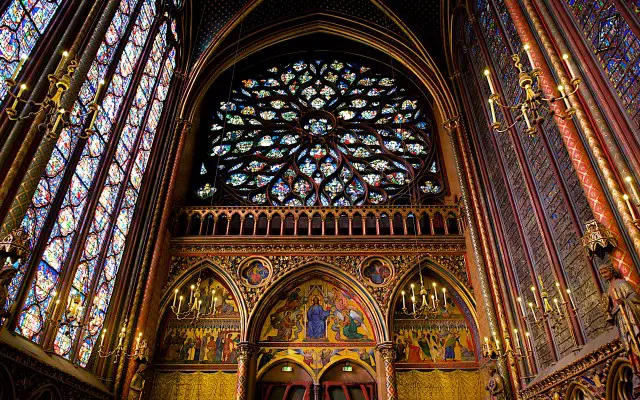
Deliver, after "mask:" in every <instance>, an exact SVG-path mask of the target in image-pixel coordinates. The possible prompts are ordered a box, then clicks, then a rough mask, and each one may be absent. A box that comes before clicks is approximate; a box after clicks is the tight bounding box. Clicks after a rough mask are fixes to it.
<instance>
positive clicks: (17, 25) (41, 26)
mask: <svg viewBox="0 0 640 400" xmlns="http://www.w3.org/2000/svg"><path fill="white" fill-rule="evenodd" d="M62 3H63V1H62V0H13V1H11V3H10V4H9V6H8V7H7V8H6V9H5V10H4V13H2V16H1V17H0V43H2V45H0V81H1V82H0V83H2V84H1V85H0V101H2V100H4V99H5V97H6V96H7V86H6V85H5V84H4V80H5V79H9V78H11V77H12V76H14V74H17V73H19V72H20V69H19V67H20V68H21V65H20V64H21V63H20V58H21V57H23V56H24V57H28V56H29V55H30V54H31V52H32V51H33V49H34V48H35V47H36V44H37V43H38V41H39V40H40V38H41V37H42V35H44V33H45V32H46V30H47V28H48V27H49V24H50V23H51V20H53V18H54V17H55V16H56V14H57V11H58V9H59V8H60V5H61V4H62Z"/></svg>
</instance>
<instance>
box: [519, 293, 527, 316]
mask: <svg viewBox="0 0 640 400" xmlns="http://www.w3.org/2000/svg"><path fill="white" fill-rule="evenodd" d="M518 303H520V311H521V312H522V316H523V317H526V316H527V310H525V308H524V301H522V297H518Z"/></svg>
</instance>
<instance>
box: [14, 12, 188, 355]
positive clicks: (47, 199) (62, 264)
mask: <svg viewBox="0 0 640 400" xmlns="http://www.w3.org/2000/svg"><path fill="white" fill-rule="evenodd" d="M157 5H158V3H157V2H156V1H155V0H122V1H121V3H120V7H119V9H118V11H117V12H116V15H115V16H114V18H113V21H112V24H111V26H110V28H109V30H108V32H107V34H106V37H105V40H104V42H103V43H102V45H101V47H100V49H99V51H98V54H97V56H96V59H95V60H94V62H93V65H92V67H91V69H90V71H89V73H88V77H87V80H86V81H85V82H84V85H83V86H82V89H81V92H80V95H79V99H78V101H77V102H76V104H75V109H76V110H77V111H79V113H78V115H83V114H87V110H88V105H89V104H90V103H91V102H92V99H93V98H94V97H95V95H96V92H97V91H98V85H99V82H100V81H101V80H102V79H106V80H108V81H109V83H108V84H106V85H105V89H104V95H103V96H101V97H100V98H99V104H100V105H101V107H100V110H99V111H98V115H97V119H96V124H95V128H94V129H95V131H96V133H94V134H93V135H92V136H91V137H90V138H89V139H87V140H86V141H79V140H78V135H79V134H80V133H81V132H82V130H83V129H85V128H86V125H87V122H88V118H90V116H86V117H74V118H75V119H74V120H73V121H72V122H73V123H72V125H71V126H70V127H69V128H68V129H66V130H64V131H63V132H62V134H61V135H60V138H59V140H58V142H57V144H56V148H55V151H54V153H53V155H52V158H51V160H50V162H49V164H48V166H47V171H46V173H45V175H44V176H43V177H42V178H41V181H40V185H39V188H38V191H37V193H36V194H35V196H34V199H33V202H32V206H31V208H30V210H29V213H28V214H27V216H26V217H25V219H24V221H23V226H24V227H25V228H26V229H27V230H28V231H29V233H30V235H31V237H32V243H35V242H37V241H38V240H39V241H41V242H44V244H45V246H44V249H43V251H42V254H41V255H39V254H37V253H36V254H35V257H34V259H33V260H31V261H30V263H28V264H27V266H29V265H32V266H33V268H36V274H35V275H36V276H35V278H34V280H33V281H32V282H30V283H29V291H28V294H27V297H26V299H25V301H24V306H23V308H22V310H21V313H20V314H19V317H18V324H17V327H16V332H18V333H19V334H21V335H23V336H25V337H27V338H29V339H31V340H33V341H34V342H40V341H41V340H42V336H43V335H42V333H43V327H44V324H45V321H46V319H47V317H48V314H49V313H51V311H52V310H51V308H52V306H51V304H52V301H53V298H54V296H55V292H56V291H57V290H60V288H61V286H60V285H61V282H60V279H59V276H60V275H61V274H63V273H64V274H68V275H69V276H71V277H73V279H72V280H71V282H70V291H69V296H68V298H67V299H66V300H67V301H66V302H63V303H62V304H61V305H60V307H63V310H66V311H65V312H63V313H62V315H61V325H60V327H59V328H58V330H57V334H56V336H55V338H54V351H55V352H56V353H58V354H59V355H61V356H63V357H65V358H67V359H70V360H72V361H74V362H76V363H78V364H79V365H81V366H83V367H84V366H86V365H87V362H88V361H89V357H90V355H91V352H92V350H93V344H94V342H95V338H96V337H97V336H98V335H99V333H100V330H101V329H102V325H103V322H104V317H105V315H106V312H107V308H108V306H109V300H110V298H111V295H112V292H113V289H114V283H115V278H116V276H117V272H118V269H119V266H120V262H121V259H122V255H123V251H124V248H125V241H126V237H127V233H128V231H129V226H130V224H131V221H132V218H133V213H134V210H135V205H136V202H137V198H138V194H139V191H140V185H141V183H142V178H143V176H144V172H145V170H146V167H147V163H148V160H149V155H150V151H151V148H152V145H153V142H154V138H155V134H156V129H157V127H158V124H159V123H160V117H161V115H162V110H163V107H164V101H165V99H166V97H167V93H168V90H169V86H170V82H171V79H172V77H173V71H174V68H175V64H176V51H175V49H173V48H172V46H171V45H170V43H172V40H171V38H173V36H174V30H173V29H172V26H173V21H171V20H166V21H165V22H162V23H161V24H154V21H155V20H157V19H158V18H162V17H161V16H162V13H161V12H160V11H159V10H157V9H156V8H157ZM133 16H135V18H132V17H133ZM129 25H131V26H130V27H129V29H130V32H129V36H128V38H127V40H124V41H123V40H122V39H123V35H124V33H125V32H127V29H128V28H127V27H128V26H129ZM154 27H155V28H154ZM154 30H155V33H153V31H154ZM147 43H150V45H147ZM119 48H120V49H121V50H120V51H121V55H120V57H119V58H118V59H114V57H115V55H116V54H117V52H118V51H119V50H118V49H119ZM145 48H149V50H148V53H147V54H145ZM111 64H115V69H114V72H113V74H112V75H111V76H108V75H107V73H108V70H109V65H111ZM136 68H139V69H140V70H141V71H142V74H141V76H140V77H139V78H136V77H135V74H134V73H133V72H134V71H135V69H136ZM129 93H131V95H130V96H131V98H132V101H131V104H130V105H128V106H127V107H124V106H123V105H124V104H125V101H126V98H127V97H128V96H129ZM121 114H123V116H122V118H121V117H120V115H121ZM119 119H122V121H124V124H123V126H122V128H118V129H117V130H116V129H115V128H116V127H117V126H118V125H116V123H117V121H118V120H119ZM110 147H113V150H112V151H109V149H110ZM74 153H75V156H72V155H73V154H74ZM106 154H113V155H112V156H110V157H111V158H109V159H105V155H106ZM73 158H77V160H78V161H77V164H75V166H73V168H72V167H71V166H70V165H68V162H69V160H71V159H73ZM100 170H104V171H105V172H106V174H100V173H99V172H100ZM103 175H104V178H100V177H101V176H103ZM63 179H64V180H68V181H69V183H68V184H65V185H64V186H62V185H61V181H62V180H63ZM61 187H64V190H59V189H60V188H61ZM91 198H96V199H97V202H96V203H95V205H92V206H90V207H89V206H88V205H89V204H90V202H89V200H90V199H91ZM57 203H59V205H58V206H57V207H56V206H55V205H56V204H57ZM47 220H49V221H50V223H49V224H45V221H47ZM81 221H87V227H88V228H87V232H86V234H84V233H83V235H82V236H83V237H82V238H80V237H78V234H79V233H80V226H81V225H80V223H81ZM47 225H51V228H49V230H45V227H46V226H47ZM74 249H77V250H74ZM76 253H77V254H78V255H77V256H73V257H74V260H73V261H71V260H70V258H71V255H72V254H76ZM75 257H78V258H77V260H76V259H75ZM71 267H73V269H72V270H71V271H67V269H69V268H71ZM22 275H24V274H22ZM20 279H22V277H21V278H20ZM19 282H20V280H18V284H19ZM16 286H17V285H16ZM81 323H82V324H83V328H82V329H79V324H81Z"/></svg>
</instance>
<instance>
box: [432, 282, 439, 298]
mask: <svg viewBox="0 0 640 400" xmlns="http://www.w3.org/2000/svg"><path fill="white" fill-rule="evenodd" d="M431 286H433V295H434V296H435V297H436V300H438V290H437V289H436V283H435V282H433V283H432V284H431Z"/></svg>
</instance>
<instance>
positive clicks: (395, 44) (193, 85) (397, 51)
mask: <svg viewBox="0 0 640 400" xmlns="http://www.w3.org/2000/svg"><path fill="white" fill-rule="evenodd" d="M295 22H297V23H298V24H297V25H293V24H294V23H295ZM287 24H289V25H291V26H290V27H287ZM278 25H283V26H284V27H283V28H280V27H279V26H271V27H269V31H268V32H265V31H262V30H259V31H257V32H253V33H252V34H249V35H247V36H245V37H242V38H241V39H240V40H241V43H237V42H233V43H229V44H228V46H227V47H226V48H224V49H222V50H221V51H220V52H218V54H216V55H215V56H214V55H213V54H209V55H207V56H205V57H204V58H203V59H201V60H200V61H199V62H198V64H197V65H196V66H195V67H194V70H193V72H192V74H191V79H190V80H189V81H188V82H187V84H186V90H185V92H186V94H185V101H184V102H183V103H182V104H183V106H182V108H181V110H180V114H181V118H184V119H186V120H191V121H194V120H196V119H197V118H198V115H199V113H200V105H201V104H202V101H203V99H204V96H205V94H206V93H207V91H208V88H209V87H210V86H211V85H212V84H213V82H214V81H215V80H216V79H218V77H219V76H220V75H221V74H222V73H223V72H224V71H225V70H227V69H228V68H230V67H232V65H233V64H235V63H236V62H238V61H240V60H243V59H245V58H247V57H249V56H251V55H252V54H254V53H256V52H258V51H260V50H263V49H265V48H267V47H269V46H272V45H274V44H276V43H280V42H284V41H287V40H292V39H295V38H298V37H302V36H307V35H311V34H315V33H324V34H327V35H333V36H339V37H342V38H344V39H347V40H352V41H355V42H359V43H362V44H364V45H366V46H369V47H371V48H373V49H375V50H378V51H380V52H382V53H383V54H389V55H390V56H391V57H393V59H394V60H396V61H398V62H399V63H401V64H402V65H403V66H404V67H405V68H406V69H407V70H408V71H410V72H411V73H412V75H413V76H414V77H415V78H416V79H417V82H418V83H419V84H420V85H421V86H422V88H424V89H426V91H427V93H429V94H430V96H429V99H430V100H431V101H432V102H433V104H432V106H433V107H432V108H433V111H434V115H435V117H436V120H437V121H438V123H439V124H441V123H442V122H444V121H445V120H447V119H449V118H451V117H452V116H454V115H457V114H458V112H457V107H456V105H455V102H454V100H453V97H452V94H451V92H450V90H449V88H448V87H447V84H446V82H445V80H444V78H443V76H442V74H441V72H440V71H439V70H438V69H437V67H436V66H435V64H434V63H433V62H432V61H431V58H430V57H429V56H428V55H424V54H418V53H416V51H415V50H414V49H412V48H411V47H410V46H408V45H407V44H406V43H404V42H402V41H400V40H398V39H396V38H394V37H391V36H388V35H381V34H380V32H377V31H372V30H370V29H369V28H368V27H367V26H365V25H363V24H357V23H354V22H348V21H344V20H341V19H337V18H335V17H334V16H331V15H326V14H321V13H320V14H314V15H313V16H312V17H310V20H303V21H297V19H296V21H282V22H279V23H278ZM257 35H259V37H256V36H257ZM214 45H216V44H215V43H212V44H211V46H214ZM236 46H237V48H238V53H237V55H236V54H235V49H236Z"/></svg>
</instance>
